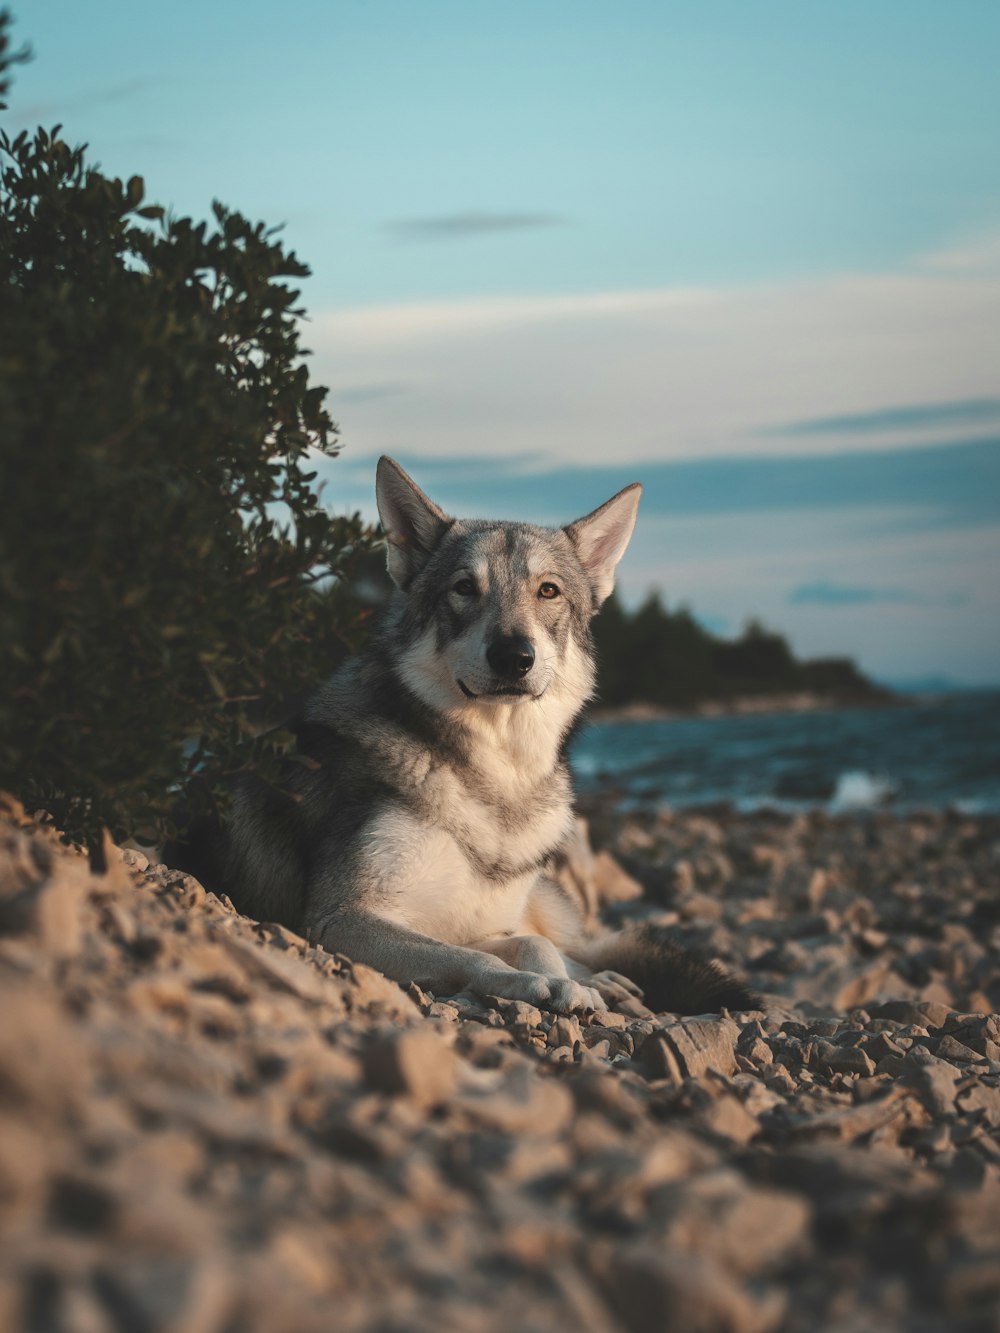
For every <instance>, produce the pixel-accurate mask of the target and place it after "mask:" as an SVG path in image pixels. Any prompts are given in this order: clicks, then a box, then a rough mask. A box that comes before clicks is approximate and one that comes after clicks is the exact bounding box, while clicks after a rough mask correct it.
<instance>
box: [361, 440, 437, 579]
mask: <svg viewBox="0 0 1000 1333" xmlns="http://www.w3.org/2000/svg"><path fill="white" fill-rule="evenodd" d="M375 501H376V503H377V504H378V514H379V518H380V519H381V520H382V527H383V528H384V529H385V544H386V565H387V566H388V569H389V577H390V578H391V579H392V581H393V583H395V585H396V587H397V588H405V587H406V585H407V584H408V583H409V582H410V580H411V579H412V578H413V576H414V575H415V574H418V573H419V572H420V570H421V569H423V567H424V565H425V564H426V563H427V560H428V558H429V556H430V555H431V553H432V552H433V550H434V548H435V547H436V546H437V544H438V542H439V541H440V540H441V538H442V537H443V536H444V534H445V531H446V530H447V529H448V528H449V527H450V526H451V523H452V521H453V520H452V519H450V518H449V517H448V515H447V514H445V513H444V512H443V511H442V510H440V509H439V508H438V507H437V505H436V504H435V503H434V501H433V500H429V499H428V498H427V496H426V495H425V494H424V493H423V491H422V490H421V489H420V487H419V486H418V485H417V483H416V482H415V481H414V480H413V479H412V478H411V477H408V476H407V475H406V473H405V472H404V471H403V469H402V468H401V467H400V466H399V464H398V463H397V462H396V460H395V459H394V458H389V457H388V456H387V455H386V454H383V455H382V457H381V458H380V459H379V460H378V467H377V468H376V470H375Z"/></svg>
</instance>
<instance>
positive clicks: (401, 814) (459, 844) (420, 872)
mask: <svg viewBox="0 0 1000 1333" xmlns="http://www.w3.org/2000/svg"><path fill="white" fill-rule="evenodd" d="M477 804H478V803H476V802H473V801H470V800H469V798H466V800H465V801H464V802H460V808H459V809H455V808H454V807H453V808H452V809H451V810H450V811H449V823H450V824H451V826H452V828H455V827H456V816H458V817H459V818H458V820H457V824H458V826H459V827H461V826H466V827H462V829H461V834H459V835H458V836H456V833H453V832H450V831H449V829H448V828H445V827H442V826H440V825H438V824H434V823H428V822H426V821H425V820H424V819H423V818H421V817H420V816H419V815H416V814H413V813H412V812H410V811H408V810H404V809H402V808H395V809H391V810H387V811H384V812H383V813H382V814H381V815H379V816H378V817H377V818H376V819H375V820H373V822H372V823H371V825H370V826H369V828H368V829H367V831H366V833H365V836H364V844H363V848H362V856H361V866H360V867H359V869H360V875H361V879H362V881H363V889H364V892H365V897H366V899H367V902H368V905H369V908H370V910H373V911H375V912H377V914H378V915H379V916H383V917H385V918H386V919H387V920H391V921H395V922H397V923H398V924H399V925H402V926H406V927H407V928H409V929H410V930H415V931H417V932H419V933H420V934H421V935H429V936H431V937H432V938H433V939H438V940H443V941H445V942H447V943H449V944H471V943H473V942H474V941H476V940H481V939H486V938H488V937H490V936H492V935H500V934H506V933H511V932H516V931H517V930H518V928H519V926H520V923H521V919H522V917H523V915H524V910H525V906H526V903H527V899H528V895H529V893H530V892H531V889H532V886H533V885H534V884H535V882H536V880H537V878H538V873H539V872H538V869H537V868H536V867H534V866H531V868H530V869H527V870H524V871H522V872H521V873H514V874H510V875H503V876H500V875H497V874H495V873H494V874H490V873H484V872H483V871H482V870H481V869H480V868H479V867H478V866H477V864H476V860H477V859H481V860H482V862H483V863H485V864H490V865H491V864H495V863H496V862H498V861H510V862H512V863H514V864H515V865H518V864H519V865H524V864H528V865H531V862H533V861H534V860H535V859H536V858H537V857H538V856H539V855H541V854H543V853H544V852H545V851H547V850H548V848H549V847H551V846H552V845H553V843H555V842H558V841H559V840H560V838H561V837H562V835H563V834H564V833H565V831H566V829H567V827H568V824H569V820H570V811H569V806H568V803H567V805H566V806H565V808H559V809H558V810H554V811H549V812H547V813H546V815H545V816H544V817H543V818H541V819H540V820H539V821H538V824H537V826H536V824H535V823H534V822H532V823H529V824H528V826H526V827H525V828H524V829H522V830H520V831H518V832H515V833H508V834H507V835H506V838H505V837H504V833H503V830H502V829H501V828H498V827H497V826H496V825H494V824H493V823H492V821H490V820H487V819H486V818H484V816H483V813H482V810H481V809H478V810H477V809H476V808H475V807H476V806H477ZM465 807H468V808H465ZM470 834H471V835H476V834H478V838H477V840H476V841H475V842H473V843H472V844H471V845H472V846H473V847H475V849H476V853H477V856H476V857H475V858H472V857H470V854H469V850H468V846H469V844H468V841H467V837H468V835H470ZM463 844H466V845H463Z"/></svg>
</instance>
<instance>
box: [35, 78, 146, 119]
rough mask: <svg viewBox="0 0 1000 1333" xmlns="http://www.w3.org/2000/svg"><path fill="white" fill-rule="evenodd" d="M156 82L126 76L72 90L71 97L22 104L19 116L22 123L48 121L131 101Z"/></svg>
mask: <svg viewBox="0 0 1000 1333" xmlns="http://www.w3.org/2000/svg"><path fill="white" fill-rule="evenodd" d="M153 82H154V80H152V79H145V78H139V79H125V80H123V82H121V83H116V84H112V85H111V87H109V88H94V89H91V90H90V91H88V92H82V93H75V94H71V95H70V96H69V97H59V98H49V99H48V100H46V101H44V102H29V103H28V105H27V106H23V107H19V108H18V110H17V116H16V119H17V121H18V123H19V124H21V125H27V124H35V123H36V122H42V123H47V122H49V121H51V120H53V119H58V118H59V117H61V116H65V115H66V114H67V113H69V112H77V111H90V110H92V109H93V108H94V107H99V106H108V105H109V104H111V103H115V102H127V101H129V100H130V99H131V98H133V97H137V96H139V94H140V93H144V92H145V91H146V89H147V88H149V87H150V86H151V85H152V83H153Z"/></svg>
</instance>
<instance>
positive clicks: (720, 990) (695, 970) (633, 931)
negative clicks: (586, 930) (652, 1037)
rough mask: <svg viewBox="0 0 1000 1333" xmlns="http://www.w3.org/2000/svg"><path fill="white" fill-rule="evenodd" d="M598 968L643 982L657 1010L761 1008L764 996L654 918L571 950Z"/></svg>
mask: <svg viewBox="0 0 1000 1333" xmlns="http://www.w3.org/2000/svg"><path fill="white" fill-rule="evenodd" d="M572 956H573V957H574V958H577V959H579V961H580V962H582V963H586V964H587V965H588V966H589V967H591V968H592V969H593V970H594V971H595V972H601V971H605V970H610V971H613V972H621V973H622V975H623V976H626V977H629V978H630V979H631V980H632V981H634V982H635V983H636V985H637V986H641V987H642V990H643V994H644V996H645V1003H646V1004H647V1005H648V1007H649V1008H650V1009H652V1010H653V1011H654V1012H655V1013H661V1012H664V1011H666V1012H669V1013H673V1014H708V1013H718V1011H719V1010H720V1009H734V1010H741V1009H761V1008H762V1007H763V1001H762V999H761V997H760V996H759V995H757V994H755V992H754V991H752V990H750V989H749V988H748V987H747V986H744V984H743V983H742V982H741V981H737V979H736V978H735V977H731V976H730V975H729V973H728V972H726V971H725V970H724V969H723V968H722V967H720V966H719V964H718V963H714V962H711V961H709V960H708V959H705V958H701V957H699V955H698V954H696V953H692V952H691V951H690V950H689V949H686V948H684V947H683V946H682V945H680V944H678V943H677V941H676V940H673V939H671V938H670V936H669V934H668V933H667V931H666V929H665V927H663V926H657V925H654V924H652V923H650V922H647V923H645V924H642V925H632V926H626V928H625V929H624V930H620V931H608V932H606V933H605V934H603V935H599V936H597V938H596V939H592V940H588V941H586V942H585V943H582V944H581V945H579V946H577V947H576V948H574V949H573V951H572Z"/></svg>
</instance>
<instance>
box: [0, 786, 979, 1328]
mask: <svg viewBox="0 0 1000 1333" xmlns="http://www.w3.org/2000/svg"><path fill="white" fill-rule="evenodd" d="M585 814H586V815H587V817H588V819H589V832H590V840H591V842H592V844H593V846H594V847H596V848H597V849H599V850H598V852H597V854H596V855H594V854H593V853H592V852H591V850H590V848H589V847H588V846H587V844H586V842H585V840H584V839H583V837H582V836H581V838H580V839H579V840H578V845H577V846H576V848H575V850H574V854H573V856H572V858H571V859H570V861H569V862H568V863H567V864H565V865H563V866H562V867H561V868H560V871H559V873H560V875H561V876H562V878H563V881H564V883H566V885H567V886H568V887H569V888H570V889H571V890H572V891H573V892H575V893H577V894H579V895H580V897H581V900H582V901H583V902H584V904H585V906H586V907H587V909H588V910H589V911H590V912H591V913H592V914H593V915H594V916H595V917H596V916H597V915H601V916H603V917H604V918H605V919H606V920H609V921H616V920H618V921H620V920H624V919H634V918H637V917H642V918H647V917H648V918H652V919H655V920H659V921H661V922H663V923H665V924H670V925H672V926H673V928H674V930H675V932H676V935H677V938H678V939H679V940H681V941H682V942H684V943H687V944H690V945H693V946H695V947H697V948H699V949H700V950H701V951H702V952H703V953H705V954H706V955H707V956H710V957H715V958H718V959H720V960H721V961H722V962H723V963H724V964H725V965H726V966H728V967H731V968H733V969H734V970H735V971H737V972H738V973H740V975H742V976H744V977H745V978H746V979H747V980H748V981H749V982H750V983H751V984H752V985H753V986H754V987H755V988H756V989H758V990H759V991H761V992H762V993H763V994H764V996H765V998H766V1006H765V1008H764V1009H763V1010H762V1011H761V1012H754V1013H734V1014H726V1013H723V1014H721V1015H707V1016H698V1017H693V1018H685V1019H678V1018H677V1017H676V1016H675V1015H671V1014H653V1013H650V1012H649V1011H648V1010H646V1009H645V1008H644V1006H643V1005H642V1004H640V1003H639V1002H638V1001H636V1000H629V1001H626V1002H625V1004H624V1005H623V1006H622V1007H621V1008H620V1009H619V1010H617V1011H613V1012H608V1013H600V1014H593V1015H583V1016H580V1017H567V1016H556V1015H553V1014H550V1013H546V1012H544V1011H540V1010H539V1009H536V1008H534V1007H533V1006H531V1005H527V1004H523V1003H520V1002H509V1001H504V1000H489V999H483V998H481V997H475V996H472V995H468V994H465V995H459V996H450V997H449V996H434V995H429V994H425V993H424V992H422V991H421V990H420V989H419V988H418V987H416V986H410V987H409V988H407V989H403V988H400V987H399V986H397V985H395V984H394V983H392V982H390V981H388V980H386V979H385V978H384V977H382V976H381V975H380V974H378V973H376V972H373V971H372V970H371V969H369V968H366V967H362V966H360V965H355V964H353V963H352V962H351V961H350V960H348V959H346V958H344V957H341V956H339V955H330V954H327V953H325V952H324V951H323V950H321V949H318V948H315V947H312V946H310V945H309V944H308V943H307V942H306V941H304V940H302V939H300V938H298V937H296V936H295V935H293V934H291V933H290V932H289V931H287V930H285V929H284V928H282V927H280V926H276V925H270V924H262V923H257V922H254V921H251V920H249V919H246V918H244V917H241V916H239V915H238V914H237V913H236V912H235V911H234V910H233V908H232V906H231V904H229V903H228V902H227V901H226V900H225V899H220V898H217V897H215V896H214V895H212V894H211V893H207V892H206V891H205V890H204V889H203V888H202V887H201V886H200V885H199V884H198V883H196V882H195V881H194V880H192V879H191V878H190V877H188V876H185V875H183V874H181V873H179V872H177V871H174V870H171V869H170V868H168V867H166V866H163V865H158V864H150V863H149V862H148V860H147V858H146V856H144V855H143V854H142V853H139V852H137V851H122V850H120V849H117V848H114V847H113V846H111V845H110V844H109V845H108V846H107V848H106V862H107V868H106V870H105V871H104V872H103V873H95V872H94V871H92V869H91V867H90V864H89V862H88V859H87V858H86V857H85V856H84V855H83V854H82V853H80V852H78V851H75V850H73V849H70V848H66V847H64V846H63V845H62V844H61V843H60V842H59V840H58V838H57V836H56V835H55V833H54V832H52V831H51V830H48V829H46V828H43V827H40V826H39V825H38V824H37V823H36V822H35V821H34V820H33V819H32V818H30V817H28V816H27V815H25V814H24V812H23V811H22V810H21V809H20V807H18V806H17V805H16V803H15V802H13V801H10V800H6V801H4V802H3V803H2V804H0V1013H2V1015H3V1021H2V1023H0V1327H2V1328H4V1329H11V1330H15V1329H18V1330H19V1329H24V1330H31V1331H32V1333H35V1331H36V1330H37V1331H38V1333H41V1331H42V1330H44V1331H45V1333H49V1331H51V1333H133V1331H137V1333H161V1331H162V1333H243V1331H244V1330H247V1331H248V1333H256V1331H258V1330H259V1331H260V1333H274V1331H275V1330H294V1331H296V1333H297V1331H299V1330H302V1331H303V1333H309V1330H314V1329H315V1330H329V1329H337V1330H380V1331H382V1330H385V1331H387V1333H388V1331H390V1330H391V1331H393V1333H394V1331H396V1330H398V1331H399V1333H411V1331H423V1330H427V1333H431V1331H432V1330H433V1333H444V1331H451V1330H454V1333H477V1331H478V1330H483V1333H489V1331H492V1330H501V1329H502V1330H505V1333H506V1331H507V1330H513V1329H517V1330H538V1333H549V1331H551V1330H562V1329H566V1330H570V1329H572V1330H574V1331H577V1330H585V1331H586V1333H605V1331H608V1333H611V1331H612V1330H615V1331H617V1330H622V1331H624V1333H644V1331H645V1330H647V1329H649V1330H653V1329H656V1330H674V1329H676V1330H678V1331H680V1330H683V1331H684V1333H729V1331H732V1333H769V1331H771V1330H775V1331H777V1330H789V1331H794V1333H814V1331H815V1330H837V1331H838V1333H860V1331H861V1330H896V1329H898V1330H917V1331H919V1333H937V1331H940V1333H945V1331H946V1330H947V1331H948V1333H951V1331H952V1330H968V1331H969V1333H973V1331H976V1333H978V1330H984V1331H985V1330H993V1329H997V1328H998V1327H1000V1020H998V1019H997V1017H996V1009H997V1007H998V1004H1000V947H998V946H1000V817H997V816H980V817H965V816H961V815H958V814H950V813H924V814H909V815H906V816H891V815H888V814H884V813H873V814H869V815H866V816H864V817H858V816H846V815H844V816H832V815H829V814H824V813H811V814H802V815H796V816H791V815H778V814H774V813H766V812H757V813H753V814H734V813H732V812H731V811H730V810H728V809H721V808H720V809H718V810H714V811H710V812H705V811H698V812H683V813H670V812H668V811H666V810H663V809H657V808H655V807H652V806H651V807H650V808H648V809H643V808H638V809H633V810H629V811H625V810H623V809H621V808H619V807H616V806H615V805H614V804H613V803H611V802H609V801H607V800H606V799H602V800H598V799H596V798H594V799H593V800H592V801H591V804H590V807H589V808H588V809H586V810H585Z"/></svg>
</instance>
